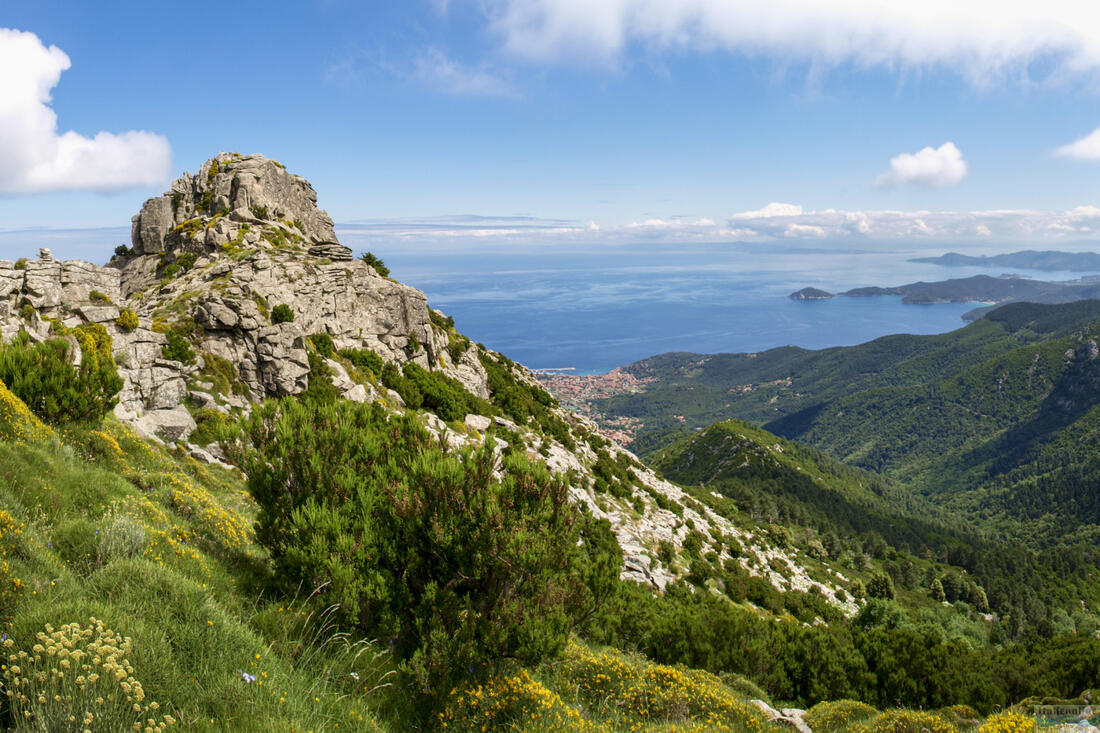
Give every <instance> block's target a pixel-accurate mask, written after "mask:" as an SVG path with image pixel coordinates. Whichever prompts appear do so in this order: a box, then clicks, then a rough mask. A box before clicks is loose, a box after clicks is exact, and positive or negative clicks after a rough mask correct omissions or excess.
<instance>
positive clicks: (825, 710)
mask: <svg viewBox="0 0 1100 733" xmlns="http://www.w3.org/2000/svg"><path fill="white" fill-rule="evenodd" d="M876 715H878V711H877V710H875V709H874V708H873V707H871V706H870V705H867V704H866V703H862V702H859V701H858V700H834V701H833V702H819V703H818V704H816V705H814V706H813V707H812V708H810V709H809V710H807V711H806V715H805V716H803V720H805V721H806V725H808V726H810V728H811V729H812V730H813V731H814V733H845V732H846V731H850V730H852V729H853V728H854V727H856V726H857V725H858V724H860V723H865V722H867V721H868V720H870V719H871V718H873V717H875V716H876Z"/></svg>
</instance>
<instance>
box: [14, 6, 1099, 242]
mask: <svg viewBox="0 0 1100 733" xmlns="http://www.w3.org/2000/svg"><path fill="white" fill-rule="evenodd" d="M753 5H760V4H759V3H746V2H734V1H733V0H603V1H602V2H598V3H593V2H591V0H587V1H586V2H580V0H476V1H475V0H450V2H446V1H445V0H406V1H405V2H390V1H388V0H379V1H373V2H352V1H351V0H347V1H342V0H328V1H327V2H326V1H319V2H308V1H306V2H297V3H285V4H277V3H266V2H265V3H259V2H234V3H216V4H215V3H203V2H190V3H185V4H164V3H144V2H143V3H137V2H112V3H86V2H54V1H52V0H36V2H33V3H28V2H6V1H4V0H0V28H8V29H12V30H15V31H21V32H23V34H12V33H10V32H8V33H7V34H6V35H5V34H3V33H0V63H3V64H5V65H7V66H8V67H9V68H7V69H4V70H3V74H2V76H3V77H5V78H7V79H8V81H0V92H4V93H5V94H3V95H0V96H6V97H8V98H9V99H12V98H20V97H19V95H18V94H16V93H15V92H13V91H12V89H13V88H14V87H12V86H11V85H17V84H20V83H23V82H25V83H26V84H36V85H37V87H36V88H39V89H40V91H41V88H42V87H43V86H44V87H45V90H46V91H48V92H49V98H48V99H47V98H46V97H44V96H41V95H40V97H41V98H40V99H38V100H37V101H36V100H30V101H26V102H25V103H8V104H6V105H5V103H3V102H0V190H2V191H3V193H0V230H7V231H8V232H9V235H10V232H11V231H12V230H23V229H26V228H31V227H47V228H62V229H85V228H99V227H114V228H116V229H112V230H110V232H109V233H108V234H103V235H102V237H103V239H104V240H109V239H112V238H117V237H118V236H119V235H118V230H117V227H120V226H121V227H125V226H127V225H128V222H129V217H130V216H131V215H132V214H134V213H135V212H136V211H137V210H138V208H139V207H140V205H141V202H142V201H143V200H144V199H145V198H147V197H149V196H152V195H157V194H159V193H161V192H162V191H163V190H165V188H166V185H167V183H168V181H169V180H170V179H171V178H172V177H175V176H176V175H178V174H179V173H181V172H183V171H184V170H195V169H197V168H198V166H199V165H200V163H201V162H202V161H203V160H205V159H206V158H208V157H210V156H211V155H213V154H215V153H217V152H218V151H221V150H234V151H239V152H242V153H250V152H262V153H264V154H265V155H268V156H270V157H275V158H278V159H279V160H281V161H283V162H284V163H285V164H286V165H287V166H288V167H289V168H290V169H291V170H292V171H294V172H297V173H300V174H301V175H304V176H305V177H307V178H308V179H309V180H310V181H311V182H312V183H313V184H314V187H315V188H316V189H317V190H318V193H319V198H320V204H321V206H322V207H324V208H325V209H327V210H328V211H329V213H330V214H332V216H333V217H334V219H336V221H337V222H339V223H342V224H344V225H345V226H344V228H343V229H342V231H348V232H357V236H358V237H360V239H362V240H363V241H366V242H367V243H369V241H370V240H371V238H376V239H382V238H389V239H402V238H404V239H409V240H416V241H421V240H424V239H428V238H433V237H434V238H436V239H438V240H439V241H448V238H452V239H455V240H459V239H462V240H468V239H470V238H479V237H480V238H485V239H491V240H492V241H494V242H500V243H503V244H511V245H517V246H518V245H521V244H524V243H530V242H544V241H545V242H557V241H563V240H569V241H573V242H577V241H584V242H591V243H593V244H599V243H600V242H619V243H621V242H623V241H629V240H630V239H631V238H638V239H653V238H665V239H677V238H680V239H685V240H687V239H693V238H695V239H707V240H716V241H721V240H723V239H729V240H730V241H734V240H753V239H762V240H768V239H791V238H794V239H803V238H808V239H826V240H829V241H834V240H844V239H857V240H858V239H861V238H872V239H893V238H908V237H917V238H924V239H937V238H942V239H943V240H944V241H948V240H950V241H952V242H959V241H967V240H970V239H972V240H973V241H974V242H976V243H982V242H986V241H988V240H989V239H990V238H991V237H992V238H996V239H998V240H1000V239H1012V240H1019V241H1021V242H1027V243H1051V242H1053V243H1057V244H1059V246H1062V245H1065V246H1067V247H1071V246H1080V243H1082V242H1086V241H1090V240H1093V239H1096V235H1095V231H1098V227H1100V208H1095V207H1100V177H1098V174H1100V134H1097V135H1096V137H1094V138H1089V137H1088V136H1089V135H1090V134H1092V133H1093V131H1094V130H1097V129H1098V127H1100V95H1098V92H1100V75H1098V73H1097V72H1098V70H1100V11H1097V10H1092V9H1089V8H1088V7H1087V5H1086V4H1083V3H1075V2H1064V1H1062V0H1053V1H1051V2H1047V3H1043V4H1042V6H1041V7H1034V6H1035V5H1036V4H1035V3H1030V2H1013V1H1003V2H999V3H986V2H984V1H983V0H974V1H973V2H970V3H959V2H957V0H956V1H955V2H953V3H952V2H946V1H941V0H926V1H925V2H921V3H909V2H902V1H895V2H890V3H883V2H873V1H872V0H835V1H831V2H808V0H775V2H772V3H769V4H768V8H766V9H764V8H753V7H752V6H753ZM1082 6H1083V7H1082ZM26 33H29V34H33V39H32V38H31V37H28V36H26V35H25V34H26ZM31 40H34V41H35V42H37V43H38V44H39V46H40V47H41V50H38V49H34V48H32V46H33V45H34V44H33V43H31ZM16 41H18V43H17V42H16ZM5 43H6V44H8V46H9V47H10V48H11V49H14V50H11V51H9V52H8V53H7V54H6V55H5V54H4V51H3V48H4V44H5ZM51 46H55V47H56V48H57V49H59V51H56V52H50V51H49V47H51ZM62 52H63V54H64V56H65V57H67V59H68V66H67V68H64V69H62V70H61V71H60V72H59V73H58V69H59V68H60V67H62V66H65V65H66V64H65V62H64V60H63V57H61V56H58V54H60V53H62ZM51 74H52V75H53V77H55V78H56V79H57V80H58V81H57V83H56V86H53V85H52V84H50V81H51ZM36 75H37V76H36ZM5 84H6V85H8V86H4V85H5ZM29 88H30V87H29V86H28V87H26V89H29ZM44 93H45V92H43V94H44ZM27 99H30V97H27ZM43 109H48V110H52V111H53V112H54V113H56V130H55V131H54V130H52V129H45V128H48V127H49V123H48V120H47V122H43V121H42V119H43V118H42V112H43ZM69 131H72V132H74V133H76V134H77V135H79V136H81V137H76V136H70V137H69V138H67V139H66V138H64V137H59V136H60V135H62V134H64V133H68V132H69ZM134 131H139V132H134ZM99 133H109V135H108V136H107V137H104V138H102V139H100V138H96V137H95V136H96V135H97V134H99ZM5 138H6V139H7V140H8V142H7V143H6V144H5V143H4V142H3V140H4V139H5ZM59 140H60V141H61V142H60V143H59V142H58V141H59ZM1075 143H1076V144H1075ZM67 145H68V146H70V147H71V148H72V149H77V150H79V151H81V152H82V155H81V156H73V155H65V154H64V152H62V153H58V152H57V150H59V149H60V150H62V151H64V150H68V149H69V148H67V147H66V146H67ZM36 156H37V157H36ZM482 217H483V218H482ZM517 217H522V218H517ZM55 236H56V237H57V238H58V239H59V240H61V241H64V237H63V236H61V234H55ZM88 236H90V237H91V239H90V240H88V241H95V242H97V244H96V245H95V246H96V247H99V246H103V247H104V255H103V257H101V258H99V259H106V254H107V252H106V248H107V244H106V243H104V244H102V245H100V244H98V242H99V240H98V239H96V238H95V236H94V235H88ZM85 238H86V239H87V237H85ZM12 241H14V240H13V239H12V238H11V237H10V236H8V237H4V236H0V250H2V249H3V248H4V247H7V246H14V245H10V244H6V243H9V242H12ZM1075 243H1076V244H1075ZM63 247H64V245H62V248H63ZM3 255H4V252H3V251H0V256H3Z"/></svg>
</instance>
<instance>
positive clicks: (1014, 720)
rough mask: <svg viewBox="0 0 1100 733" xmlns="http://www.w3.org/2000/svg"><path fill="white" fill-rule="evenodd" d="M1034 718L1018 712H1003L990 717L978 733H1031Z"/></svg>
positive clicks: (1033, 726)
mask: <svg viewBox="0 0 1100 733" xmlns="http://www.w3.org/2000/svg"><path fill="white" fill-rule="evenodd" d="M1034 730H1035V718H1032V717H1031V716H1030V715H1025V714H1023V713H1020V712H1011V711H1010V712H1004V713H998V714H996V715H992V716H990V717H989V718H988V719H986V721H985V722H984V723H982V727H981V728H979V729H978V733H1032V731H1034Z"/></svg>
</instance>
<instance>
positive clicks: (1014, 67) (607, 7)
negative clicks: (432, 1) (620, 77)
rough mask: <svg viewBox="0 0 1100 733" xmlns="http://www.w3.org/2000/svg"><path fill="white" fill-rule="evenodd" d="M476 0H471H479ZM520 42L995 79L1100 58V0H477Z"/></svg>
mask: <svg viewBox="0 0 1100 733" xmlns="http://www.w3.org/2000/svg"><path fill="white" fill-rule="evenodd" d="M468 1H470V0H468ZM477 4H478V6H479V7H483V8H485V10H486V13H487V14H488V16H489V22H490V24H491V27H492V28H493V29H494V30H495V31H496V32H497V33H498V34H499V36H500V37H501V38H502V39H503V42H504V45H505V47H506V48H507V49H509V50H510V51H511V52H512V53H514V54H517V55H519V56H523V57H527V58H530V59H535V60H542V61H555V62H558V61H578V60H591V59H593V58H595V59H597V60H599V61H603V62H610V63H614V62H615V61H616V60H617V59H618V58H619V57H621V56H622V55H623V54H624V52H625V51H626V50H627V49H629V48H631V47H636V48H644V49H650V50H664V49H675V50H685V49H687V50H700V51H712V50H717V49H724V50H729V51H735V52H739V53H745V54H749V55H757V56H764V55H779V56H781V57H783V58H784V59H795V60H803V61H808V62H812V63H814V64H815V65H817V66H819V67H820V66H824V67H828V66H830V65H839V64H845V63H850V64H854V65H857V66H860V67H889V68H892V67H899V66H900V67H925V66H935V67H943V68H950V69H954V70H956V71H958V72H960V73H961V74H962V75H964V76H966V77H968V78H969V79H971V80H973V81H975V82H978V83H985V82H987V81H989V80H990V79H991V78H993V77H996V76H1002V75H1007V74H1012V75H1017V74H1021V73H1022V74H1025V75H1026V74H1027V72H1028V71H1029V66H1030V65H1032V64H1033V62H1036V61H1043V62H1044V64H1043V66H1044V67H1045V68H1047V69H1053V70H1054V71H1053V72H1052V73H1053V74H1055V75H1059V74H1080V73H1095V72H1096V71H1097V70H1098V69H1100V6H1098V5H1097V4H1096V3H1085V2H1080V0H1047V1H1046V2H1043V3H1036V2H1033V0H968V1H967V2H959V1H958V0H924V1H923V2H908V1H904V0H902V1H898V2H882V1H881V0H771V1H770V2H766V3H761V2H730V1H728V0H601V1H600V2H591V0H477Z"/></svg>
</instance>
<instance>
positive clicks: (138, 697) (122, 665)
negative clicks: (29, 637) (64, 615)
mask: <svg viewBox="0 0 1100 733" xmlns="http://www.w3.org/2000/svg"><path fill="white" fill-rule="evenodd" d="M4 647H5V648H6V649H7V650H9V652H8V654H7V660H8V664H7V669H5V670H4V681H5V687H6V688H7V690H6V694H7V696H8V704H9V706H10V710H11V718H12V722H13V725H14V730H16V731H32V730H33V731H52V732H56V733H61V732H63V731H77V732H80V731H83V732H85V733H87V732H88V731H103V732H104V733H107V732H110V733H117V732H118V731H131V730H133V731H138V733H142V732H143V731H154V732H155V733H164V731H165V730H166V729H167V728H168V727H170V726H172V725H175V722H176V721H175V720H174V719H173V718H172V716H170V715H167V714H162V713H161V712H160V706H159V705H158V704H157V703H155V702H152V701H149V700H147V699H146V696H145V690H144V689H143V688H142V686H141V682H139V681H138V680H137V678H135V677H134V668H133V666H132V665H131V664H130V660H129V656H130V652H131V641H130V639H129V637H122V636H120V635H119V634H117V633H115V632H114V631H112V630H111V629H109V628H107V627H106V626H104V624H103V622H102V621H99V620H97V619H96V618H94V617H93V618H90V619H88V625H87V626H81V625H80V624H78V623H71V624H65V625H64V626H62V627H61V628H60V629H57V630H54V628H53V627H52V626H50V625H49V624H47V625H46V627H45V631H40V632H38V633H37V634H36V635H35V643H34V645H33V646H32V647H31V649H30V651H26V650H22V651H19V652H12V651H10V650H11V649H12V648H13V647H14V642H13V640H11V639H7V640H6V641H5V642H4Z"/></svg>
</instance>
